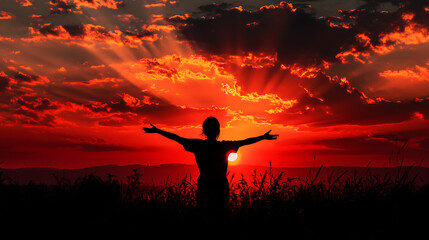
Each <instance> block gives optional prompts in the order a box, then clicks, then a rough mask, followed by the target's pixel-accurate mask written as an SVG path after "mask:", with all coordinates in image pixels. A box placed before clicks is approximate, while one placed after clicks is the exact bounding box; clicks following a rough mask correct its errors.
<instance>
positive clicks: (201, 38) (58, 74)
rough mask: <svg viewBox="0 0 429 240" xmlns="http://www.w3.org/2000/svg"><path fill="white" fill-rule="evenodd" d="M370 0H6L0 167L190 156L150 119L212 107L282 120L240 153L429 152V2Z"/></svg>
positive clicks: (240, 123) (231, 129)
mask: <svg viewBox="0 0 429 240" xmlns="http://www.w3.org/2000/svg"><path fill="white" fill-rule="evenodd" d="M358 2H359V3H358ZM364 2H365V4H364ZM368 2H369V1H363V2H362V3H360V1H344V3H341V4H338V3H337V1H333V0H326V1H324V2H323V4H321V3H320V2H319V1H314V4H313V1H311V3H312V4H311V6H309V5H308V4H303V2H302V1H291V2H275V1H274V2H273V1H256V0H252V1H239V2H237V1H226V2H225V3H222V4H219V3H212V2H210V1H183V2H181V1H158V0H149V1H133V0H121V1H119V0H95V1H86V0H43V1H34V0H26V1H16V0H4V1H1V3H0V46H1V47H0V53H1V56H2V57H1V59H0V136H2V137H1V138H0V162H1V167H5V168H20V167H58V168H80V167H88V166H100V165H107V164H116V165H127V164H151V165H153V164H164V163H184V164H195V159H194V156H193V155H192V154H190V153H189V152H186V151H184V150H183V147H182V146H180V145H179V144H177V143H175V142H171V141H168V140H166V139H164V138H162V137H160V136H153V135H150V136H148V135H147V134H144V133H143V131H142V130H141V128H142V127H143V126H149V124H150V123H152V124H155V125H156V126H157V127H159V128H161V129H165V130H168V131H170V132H174V133H176V134H178V135H180V136H183V137H187V138H202V137H203V136H202V135H201V130H202V126H201V124H202V122H203V121H204V119H205V118H206V117H208V116H215V117H216V118H217V119H218V120H219V121H220V125H221V132H220V137H219V140H240V139H245V138H249V137H255V136H259V135H261V134H263V133H265V132H267V131H268V130H270V129H271V130H272V133H275V134H279V135H280V136H279V139H278V140H276V141H266V142H261V143H257V144H255V145H252V146H244V147H242V148H240V156H239V161H237V160H236V159H237V157H238V155H237V153H233V154H230V155H229V156H228V161H235V162H234V164H244V165H263V166H268V165H269V164H270V163H271V164H273V166H315V165H321V164H324V165H325V166H366V165H367V164H368V163H369V162H371V165H372V166H396V165H399V164H400V163H401V161H396V160H395V159H400V160H402V162H403V164H406V165H419V164H422V165H424V166H429V163H428V162H427V161H426V160H424V159H427V158H428V157H429V54H428V53H429V21H428V19H429V11H427V10H425V9H427V8H428V6H426V5H425V3H424V2H425V1H421V3H420V1H403V4H397V2H395V1H392V3H391V4H378V3H377V4H376V3H374V4H369V3H368ZM376 2H377V1H376ZM387 2H389V1H387ZM395 3H396V4H395ZM401 3H402V2H401ZM374 23H377V24H374ZM404 144H405V145H404ZM402 146H405V147H403V148H402ZM398 153H399V154H398ZM397 155H399V157H398V158H396V156H397ZM392 156H395V157H392ZM422 159H423V160H422Z"/></svg>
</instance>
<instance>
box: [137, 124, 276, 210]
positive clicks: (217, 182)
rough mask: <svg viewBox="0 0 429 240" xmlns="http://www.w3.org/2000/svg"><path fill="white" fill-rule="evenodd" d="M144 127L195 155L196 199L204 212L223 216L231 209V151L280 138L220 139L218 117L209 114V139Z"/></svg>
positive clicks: (206, 128)
mask: <svg viewBox="0 0 429 240" xmlns="http://www.w3.org/2000/svg"><path fill="white" fill-rule="evenodd" d="M151 126H152V127H151V128H143V130H144V131H145V132H146V133H158V134H161V135H162V136H164V137H166V138H169V139H171V140H174V141H176V142H178V143H180V144H182V145H183V147H184V148H185V150H186V151H189V152H192V153H194V155H195V160H196V162H197V166H198V169H199V171H200V175H199V177H198V181H197V192H196V200H197V207H198V209H200V210H202V212H203V213H204V214H211V215H212V216H213V214H215V215H218V216H223V215H224V214H226V212H227V210H228V204H229V184H228V180H227V178H226V174H227V168H228V154H229V153H231V152H236V151H237V150H238V149H239V148H240V147H241V146H244V145H249V144H252V143H256V142H259V141H261V140H273V139H277V137H278V135H272V134H270V132H271V130H270V131H268V132H266V133H265V134H263V135H261V136H258V137H252V138H247V139H245V140H238V141H218V140H217V139H218V137H219V133H220V124H219V121H218V120H217V119H216V118H215V117H208V118H207V119H206V120H204V123H203V132H202V134H203V135H205V137H206V139H204V140H203V139H188V138H184V137H180V136H178V135H176V134H174V133H170V132H167V131H163V130H161V129H159V128H157V127H155V126H154V125H152V124H151Z"/></svg>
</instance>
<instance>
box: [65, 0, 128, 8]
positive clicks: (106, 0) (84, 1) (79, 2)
mask: <svg viewBox="0 0 429 240" xmlns="http://www.w3.org/2000/svg"><path fill="white" fill-rule="evenodd" d="M72 2H73V3H74V4H75V5H76V8H78V9H79V8H81V7H87V8H93V9H97V8H99V7H106V8H111V9H118V6H119V5H122V4H123V1H115V0H91V1H88V0H72Z"/></svg>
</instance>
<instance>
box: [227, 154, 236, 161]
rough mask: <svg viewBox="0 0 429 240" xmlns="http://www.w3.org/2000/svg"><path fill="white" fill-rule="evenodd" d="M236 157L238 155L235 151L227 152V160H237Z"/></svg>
mask: <svg viewBox="0 0 429 240" xmlns="http://www.w3.org/2000/svg"><path fill="white" fill-rule="evenodd" d="M237 157H238V155H237V153H230V154H228V161H230V162H234V161H235V160H237Z"/></svg>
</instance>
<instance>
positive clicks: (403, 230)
mask: <svg viewBox="0 0 429 240" xmlns="http://www.w3.org/2000/svg"><path fill="white" fill-rule="evenodd" d="M316 170H317V169H316ZM335 176H336V177H335V178H325V179H319V178H318V177H319V176H318V174H317V171H316V172H315V174H314V175H313V176H312V177H310V178H306V179H292V178H287V177H285V176H284V175H283V174H282V173H280V174H271V173H270V172H262V173H256V174H255V175H254V176H253V177H252V178H250V179H238V180H236V181H234V182H233V183H232V184H231V205H230V208H231V209H230V212H229V216H228V217H227V218H226V219H225V220H224V221H222V222H221V223H219V222H215V221H210V219H207V218H204V217H202V216H201V215H200V214H199V212H198V211H197V210H196V208H195V183H194V182H189V181H187V180H186V179H183V180H182V181H179V182H175V183H166V184H165V185H161V186H152V185H147V184H142V182H141V181H140V179H141V175H140V174H139V173H138V171H135V172H133V173H131V174H130V175H129V176H128V178H127V179H128V180H127V182H126V183H122V184H121V183H120V182H119V181H117V180H115V178H114V177H113V176H110V177H108V178H107V179H101V178H99V177H97V176H95V175H87V176H85V177H81V178H79V179H76V180H75V181H69V180H67V179H57V184H54V185H43V184H33V183H31V182H30V183H28V184H13V183H7V181H6V179H7V176H4V175H2V176H1V178H0V179H1V183H0V224H1V225H0V226H1V233H2V234H3V236H11V235H10V234H12V236H15V239H16V238H17V237H18V236H27V237H31V238H36V237H39V236H41V237H45V238H46V237H49V238H51V237H53V238H57V239H67V238H79V239H81V238H89V237H91V238H96V239H103V238H104V239H106V238H107V239H111V238H112V239H136V238H137V239H156V238H162V239H165V238H174V239H176V238H182V237H183V236H184V237H186V238H191V239H197V238H198V239H214V238H228V239H232V238H234V239H269V238H276V239H279V238H280V239H428V226H429V220H428V219H429V185H416V184H415V176H412V175H411V176H410V175H409V174H407V172H406V171H404V172H403V173H402V174H401V175H398V176H397V177H395V178H392V177H387V176H386V177H384V178H383V177H380V176H366V177H356V176H349V177H347V178H344V175H341V174H340V175H335ZM246 180H247V181H246ZM9 239H12V238H9Z"/></svg>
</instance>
